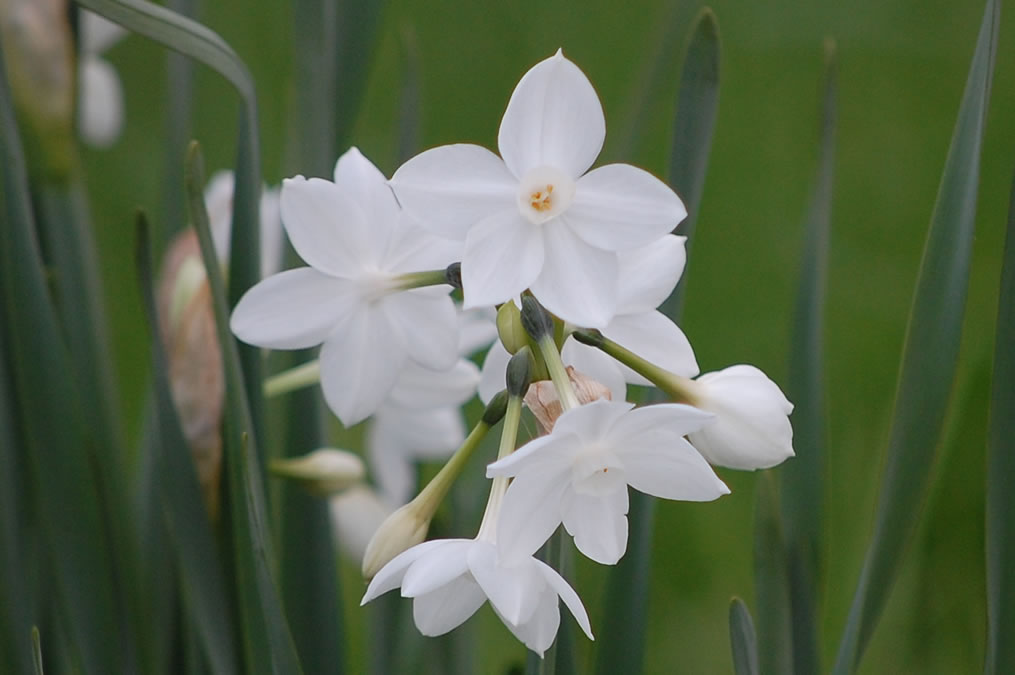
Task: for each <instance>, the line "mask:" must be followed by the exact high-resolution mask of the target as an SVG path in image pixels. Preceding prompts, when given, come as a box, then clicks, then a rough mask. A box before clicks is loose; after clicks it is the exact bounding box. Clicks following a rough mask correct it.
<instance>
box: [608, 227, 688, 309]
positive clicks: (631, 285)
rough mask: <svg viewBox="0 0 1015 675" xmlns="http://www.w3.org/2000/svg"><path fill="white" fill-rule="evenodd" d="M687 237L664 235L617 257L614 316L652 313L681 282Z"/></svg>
mask: <svg viewBox="0 0 1015 675" xmlns="http://www.w3.org/2000/svg"><path fill="white" fill-rule="evenodd" d="M686 241H687V237H680V236H677V235H675V234H667V235H666V236H664V237H662V238H661V239H659V240H658V241H654V242H652V243H651V244H648V245H647V246H642V247H640V248H634V249H630V250H628V251H621V252H620V253H618V254H617V260H618V261H619V263H620V268H619V271H618V273H617V276H618V288H617V313H618V314H638V313H640V312H651V311H652V310H653V309H655V308H656V307H658V306H659V305H661V304H663V302H664V301H665V300H666V298H668V297H669V295H670V293H671V292H673V288H674V287H675V286H676V285H677V282H678V281H680V275H681V274H683V272H684V264H685V263H686V262H687V251H686V249H685V248H684V242H686Z"/></svg>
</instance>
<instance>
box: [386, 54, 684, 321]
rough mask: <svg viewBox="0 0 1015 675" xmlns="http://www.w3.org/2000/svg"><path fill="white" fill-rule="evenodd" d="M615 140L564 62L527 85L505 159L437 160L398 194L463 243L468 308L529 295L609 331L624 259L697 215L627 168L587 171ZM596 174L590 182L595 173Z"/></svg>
mask: <svg viewBox="0 0 1015 675" xmlns="http://www.w3.org/2000/svg"><path fill="white" fill-rule="evenodd" d="M605 135H606V125H605V119H604V117H603V110H602V106H601V105H600V103H599V99H598V97H597V96H596V92H595V90H594V89H593V88H592V84H591V83H590V82H589V80H588V78H586V77H585V75H584V73H582V72H581V70H579V69H578V67H577V66H576V65H575V64H574V63H572V62H571V61H569V60H568V59H566V58H564V55H563V54H562V53H561V52H560V51H558V52H557V53H556V54H555V55H554V56H552V57H550V58H548V59H546V60H544V61H542V62H540V63H538V64H536V65H535V66H534V67H533V68H532V69H530V70H529V71H528V72H527V73H526V74H525V75H524V76H523V77H522V79H521V81H520V82H519V83H518V86H517V87H516V88H515V91H514V93H513V94H512V95H511V100H510V101H509V103H508V107H507V110H506V111H505V113H504V117H503V119H502V120H501V125H500V133H499V135H498V139H497V144H498V147H499V149H500V154H501V157H502V158H503V159H501V157H498V156H497V155H495V154H493V153H492V152H490V151H489V150H486V149H485V148H482V147H479V146H476V145H467V144H458V145H448V146H443V147H439V148H434V149H431V150H427V151H426V152H423V153H422V154H420V155H417V156H416V157H414V158H412V159H410V160H409V161H408V162H406V163H405V164H404V165H403V166H402V167H401V168H399V169H398V171H396V172H395V175H394V176H393V177H392V180H391V185H392V187H393V188H394V190H395V193H396V194H397V195H398V198H399V201H400V203H401V204H402V206H403V207H404V208H405V209H406V210H407V211H408V212H409V213H411V214H412V215H413V216H414V217H415V218H417V219H418V220H419V221H420V223H422V224H423V225H424V227H427V228H428V229H430V230H431V231H433V232H435V233H437V234H439V235H441V236H445V237H449V238H452V239H456V240H460V241H464V242H465V250H464V252H463V255H462V283H463V291H464V294H465V306H466V308H469V307H477V306H486V305H493V304H496V303H501V302H505V301H507V300H509V299H511V298H513V297H516V296H517V295H518V294H519V293H521V292H522V291H523V290H525V289H526V288H528V289H531V291H532V293H533V294H534V295H535V296H536V297H537V298H538V299H539V301H540V302H541V303H542V304H543V306H545V307H546V308H547V309H548V310H550V311H551V312H553V313H554V314H556V315H557V316H559V317H561V318H562V319H565V320H566V321H569V322H571V323H574V324H577V325H580V326H586V327H594V328H602V327H604V326H606V325H607V324H608V323H609V321H610V319H612V318H613V315H614V312H615V310H616V305H617V297H618V290H617V275H618V261H617V252H618V251H623V250H626V249H630V248H635V247H638V246H643V245H646V244H649V243H650V242H652V241H655V240H657V239H659V237H661V236H662V235H664V234H666V233H668V232H671V231H672V230H673V228H674V227H676V225H677V224H678V223H679V222H680V221H681V220H683V218H684V217H685V216H686V215H687V212H686V211H685V209H684V205H683V203H682V202H681V201H680V199H679V197H677V195H676V194H675V193H674V192H673V191H672V190H671V189H670V188H669V187H667V186H666V185H665V184H664V183H663V182H662V181H660V180H659V179H657V178H655V177H654V176H652V175H651V174H649V173H647V172H645V171H643V170H641V169H638V168H635V167H633V166H629V165H626V164H610V165H607V166H602V167H599V168H597V169H594V170H592V171H588V170H589V168H590V167H591V166H592V163H593V162H594V161H595V159H596V157H597V156H598V155H599V151H600V149H601V148H602V145H603V140H604V138H605ZM586 172H587V173H586Z"/></svg>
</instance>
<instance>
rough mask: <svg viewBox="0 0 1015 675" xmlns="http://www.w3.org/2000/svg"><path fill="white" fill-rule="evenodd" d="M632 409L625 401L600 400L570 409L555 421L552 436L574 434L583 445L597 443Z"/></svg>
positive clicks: (632, 405)
mask: <svg viewBox="0 0 1015 675" xmlns="http://www.w3.org/2000/svg"><path fill="white" fill-rule="evenodd" d="M633 407H634V404H633V403H628V402H627V401H606V400H603V399H600V400H598V401H593V402H592V403H587V404H585V405H583V406H579V407H577V408H572V409H571V410H568V411H567V412H565V413H564V414H563V415H561V416H560V417H559V418H558V419H557V422H556V424H554V426H553V435H554V436H561V435H563V434H574V435H575V436H577V437H578V438H580V439H581V440H582V441H583V442H584V443H585V444H594V443H599V442H600V441H601V440H602V439H604V438H607V437H608V436H609V433H610V429H611V428H612V427H613V426H614V425H615V424H616V423H617V421H618V420H621V419H623V418H624V417H625V416H626V415H627V414H628V411H629V410H631V408H633ZM555 452H556V451H555Z"/></svg>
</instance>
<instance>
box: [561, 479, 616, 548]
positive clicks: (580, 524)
mask: <svg viewBox="0 0 1015 675" xmlns="http://www.w3.org/2000/svg"><path fill="white" fill-rule="evenodd" d="M627 509H628V499H627V487H624V488H623V489H621V490H617V491H616V492H614V493H613V494H611V495H602V496H595V495H580V494H576V493H574V492H571V491H569V492H568V493H567V494H566V495H565V497H564V500H563V502H562V504H561V511H562V516H563V522H564V527H565V528H567V531H568V533H569V534H570V535H571V536H573V537H574V545H575V546H576V547H577V548H578V550H579V551H581V552H582V554H583V555H584V556H585V557H587V558H589V559H591V560H595V561H596V562H597V563H600V564H602V565H615V564H616V563H617V561H618V560H620V559H621V558H622V557H623V555H624V552H625V551H627Z"/></svg>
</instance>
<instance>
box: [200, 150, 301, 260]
mask: <svg viewBox="0 0 1015 675" xmlns="http://www.w3.org/2000/svg"><path fill="white" fill-rule="evenodd" d="M235 186H236V177H235V175H234V174H233V172H232V171H228V170H222V171H216V172H215V173H214V174H213V175H212V177H211V179H210V180H209V181H208V186H207V187H206V188H205V189H204V203H205V206H206V207H207V209H208V222H209V224H210V226H211V238H212V241H213V242H214V244H215V253H216V254H217V255H218V258H219V262H220V263H222V266H223V267H228V263H229V246H230V243H231V242H232V233H233V190H234V188H235ZM259 210H260V214H261V221H260V224H261V237H260V244H261V278H262V279H264V278H267V277H269V276H271V275H272V274H275V273H276V272H278V271H279V270H281V269H282V258H283V253H284V245H285V234H284V232H283V230H282V215H281V213H280V212H279V189H278V188H271V187H268V186H264V187H263V188H262V189H261V202H260V209H259Z"/></svg>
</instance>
